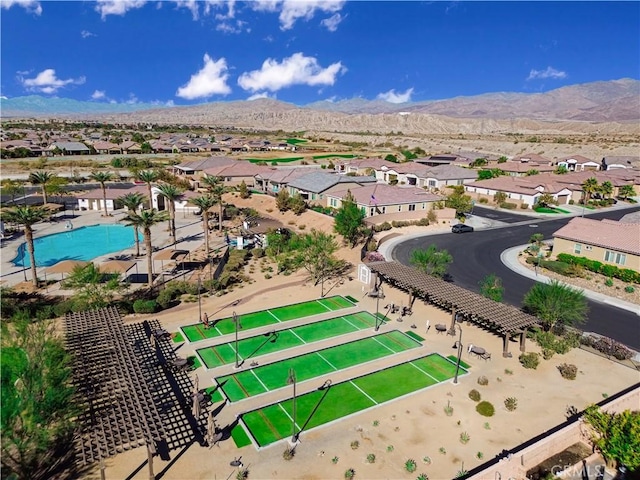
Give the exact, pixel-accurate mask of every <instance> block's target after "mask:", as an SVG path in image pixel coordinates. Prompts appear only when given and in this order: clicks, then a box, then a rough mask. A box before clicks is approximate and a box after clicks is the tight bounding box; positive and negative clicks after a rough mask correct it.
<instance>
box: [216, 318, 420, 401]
mask: <svg viewBox="0 0 640 480" xmlns="http://www.w3.org/2000/svg"><path fill="white" fill-rule="evenodd" d="M419 346H420V343H419V342H417V341H415V340H414V339H412V338H411V337H409V336H407V335H405V334H404V333H402V332H400V331H398V330H392V331H390V332H386V333H382V334H380V335H376V336H373V337H368V338H362V339H360V340H355V341H353V342H349V343H344V344H342V345H336V346H333V347H328V348H325V349H323V350H318V351H316V352H310V353H306V354H304V355H299V356H297V357H293V358H289V359H287V360H282V361H279V362H275V363H271V364H268V365H264V366H261V367H256V368H253V369H251V370H245V371H242V372H239V373H234V374H231V375H225V376H221V377H217V378H216V382H217V383H218V385H220V388H221V389H222V391H223V392H224V394H225V395H226V396H227V398H228V399H229V400H230V401H232V402H236V401H238V400H242V399H245V398H248V397H253V396H254V395H259V394H261V393H266V392H270V391H272V390H276V389H278V388H283V387H285V386H287V378H288V374H289V369H291V368H293V369H294V370H295V372H296V380H297V381H298V382H303V381H305V380H309V379H311V378H315V377H319V376H320V375H325V374H327V373H331V372H337V371H339V370H343V369H345V368H349V367H353V366H355V365H359V364H361V363H365V362H369V361H372V360H377V359H380V358H383V357H388V356H390V355H393V354H395V353H399V352H403V351H405V350H409V349H411V348H417V347H419Z"/></svg>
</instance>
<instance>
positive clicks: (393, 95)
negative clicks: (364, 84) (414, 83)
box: [376, 88, 413, 103]
mask: <svg viewBox="0 0 640 480" xmlns="http://www.w3.org/2000/svg"><path fill="white" fill-rule="evenodd" d="M411 95H413V88H408V89H407V91H406V92H404V93H400V92H396V91H395V89H393V88H392V89H391V90H389V91H388V92H383V93H379V94H378V96H377V97H376V98H377V99H378V100H384V101H385V102H389V103H407V102H410V101H411Z"/></svg>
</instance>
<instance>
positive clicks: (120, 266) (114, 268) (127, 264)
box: [100, 260, 136, 273]
mask: <svg viewBox="0 0 640 480" xmlns="http://www.w3.org/2000/svg"><path fill="white" fill-rule="evenodd" d="M134 265H136V262H133V261H131V260H109V261H106V262H104V263H102V264H100V271H101V272H102V273H126V272H128V271H129V270H130V269H131V268H132V267H133V266H134Z"/></svg>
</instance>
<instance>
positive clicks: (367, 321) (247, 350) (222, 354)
mask: <svg viewBox="0 0 640 480" xmlns="http://www.w3.org/2000/svg"><path fill="white" fill-rule="evenodd" d="M374 325H375V319H374V317H373V315H371V314H370V313H369V312H357V313H353V314H350V315H343V316H341V317H334V318H329V319H327V320H321V321H318V322H313V323H310V324H307V325H300V326H297V327H294V328H290V329H286V330H280V331H278V332H277V333H276V334H275V335H273V336H271V337H268V336H265V335H256V336H253V337H248V338H243V339H241V340H238V355H239V358H240V359H241V360H248V359H250V358H254V357H257V356H259V355H267V354H269V353H273V352H278V351H280V350H285V349H287V348H292V347H299V346H300V345H304V344H305V343H312V342H317V341H319V340H324V339H327V338H331V337H337V336H339V335H345V334H347V333H352V332H357V331H358V330H364V329H367V328H373V327H374ZM274 338H275V340H274ZM197 352H198V355H199V356H200V358H202V361H203V362H204V364H205V366H206V367H207V368H215V367H219V366H221V365H226V364H229V363H234V362H235V360H236V350H235V341H231V342H227V343H223V344H221V345H216V346H212V347H206V348H200V349H198V350H197Z"/></svg>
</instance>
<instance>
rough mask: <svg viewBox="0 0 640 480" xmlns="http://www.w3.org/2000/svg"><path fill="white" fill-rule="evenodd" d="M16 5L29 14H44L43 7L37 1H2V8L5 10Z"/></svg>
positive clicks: (0, 2)
mask: <svg viewBox="0 0 640 480" xmlns="http://www.w3.org/2000/svg"><path fill="white" fill-rule="evenodd" d="M14 5H16V6H18V7H22V8H24V9H25V10H26V11H27V12H30V13H35V14H36V15H41V14H42V5H40V2H39V1H37V0H1V1H0V6H2V8H4V9H7V10H8V9H10V8H11V7H13V6H14Z"/></svg>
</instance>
